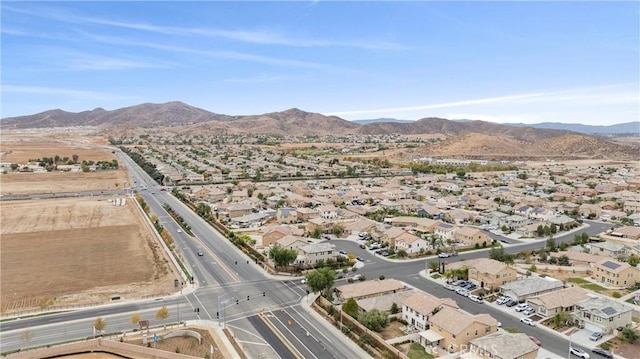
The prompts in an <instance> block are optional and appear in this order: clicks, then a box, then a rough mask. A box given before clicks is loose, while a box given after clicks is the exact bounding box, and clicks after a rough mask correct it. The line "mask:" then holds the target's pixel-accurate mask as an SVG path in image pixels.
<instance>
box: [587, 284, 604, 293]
mask: <svg viewBox="0 0 640 359" xmlns="http://www.w3.org/2000/svg"><path fill="white" fill-rule="evenodd" d="M581 287H582V288H585V289H589V290H592V291H595V292H604V291H605V290H607V288H602V287H601V286H599V285H597V284H594V283H589V284H584V285H581Z"/></svg>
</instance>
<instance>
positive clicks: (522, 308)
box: [516, 303, 529, 312]
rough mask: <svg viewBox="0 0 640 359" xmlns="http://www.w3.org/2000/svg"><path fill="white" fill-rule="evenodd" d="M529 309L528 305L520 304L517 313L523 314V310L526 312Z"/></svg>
mask: <svg viewBox="0 0 640 359" xmlns="http://www.w3.org/2000/svg"><path fill="white" fill-rule="evenodd" d="M527 308H529V306H528V305H527V303H520V304H518V305H516V312H522V311H523V310H525V309H527Z"/></svg>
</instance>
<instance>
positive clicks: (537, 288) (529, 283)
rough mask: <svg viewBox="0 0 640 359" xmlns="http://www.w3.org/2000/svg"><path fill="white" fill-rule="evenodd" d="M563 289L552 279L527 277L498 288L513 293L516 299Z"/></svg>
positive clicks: (557, 281) (561, 285)
mask: <svg viewBox="0 0 640 359" xmlns="http://www.w3.org/2000/svg"><path fill="white" fill-rule="evenodd" d="M562 287H563V284H562V282H561V281H559V280H557V279H552V278H540V277H528V278H523V279H521V280H516V281H513V282H509V283H506V284H503V285H502V286H501V287H500V288H502V290H503V291H505V290H508V291H511V292H513V293H515V294H516V295H517V296H518V297H526V296H529V295H533V294H536V293H541V292H547V291H550V290H554V289H560V288H562Z"/></svg>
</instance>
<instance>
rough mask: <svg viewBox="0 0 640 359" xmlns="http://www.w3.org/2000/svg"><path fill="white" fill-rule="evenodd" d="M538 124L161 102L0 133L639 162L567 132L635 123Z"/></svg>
mask: <svg viewBox="0 0 640 359" xmlns="http://www.w3.org/2000/svg"><path fill="white" fill-rule="evenodd" d="M390 120H391V121H390ZM544 125H545V124H536V125H522V124H519V125H503V124H497V123H493V122H486V121H477V120H475V121H474V120H462V121H452V120H448V119H444V118H437V117H428V118H422V119H420V120H418V121H406V120H405V121H402V120H395V119H377V121H376V120H374V121H373V122H370V123H367V124H363V125H361V124H358V123H357V122H352V121H347V120H345V119H342V118H340V117H337V116H325V115H323V114H320V113H313V112H306V111H303V110H300V109H297V108H291V109H288V110H285V111H278V112H270V113H265V114H259V115H243V116H230V115H223V114H216V113H213V112H209V111H207V110H204V109H201V108H197V107H193V106H190V105H187V104H185V103H182V102H175V101H174V102H167V103H163V104H153V103H145V104H140V105H136V106H130V107H125V108H121V109H117V110H112V111H108V110H104V109H102V108H96V109H94V110H91V111H83V112H78V113H73V112H66V111H63V110H59V109H58V110H51V111H45V112H41V113H38V114H34V115H29V116H20V117H12V118H5V119H2V120H0V128H1V129H2V130H10V129H24V128H55V127H74V126H95V127H100V128H102V129H103V130H104V131H106V132H107V133H113V132H114V131H117V130H118V129H119V128H122V127H123V126H126V127H127V128H135V127H138V128H153V129H156V128H158V129H160V128H161V129H165V130H167V131H171V132H175V133H182V134H184V135H187V136H190V135H194V134H202V135H211V136H215V135H218V134H226V135H236V134H238V135H241V134H258V135H276V136H281V137H289V136H318V137H325V136H328V137H334V138H336V139H337V138H338V137H343V139H342V140H344V138H345V137H344V136H347V137H351V136H354V135H359V136H370V135H371V136H376V135H403V136H418V137H420V136H422V135H428V136H427V137H428V138H438V140H437V141H435V142H430V141H427V142H424V144H423V145H420V146H417V147H412V148H404V149H403V150H402V151H403V152H404V154H405V155H407V156H411V157H414V158H415V157H424V156H447V157H458V156H459V157H464V158H485V159H516V158H518V159H532V158H536V159H540V158H543V159H545V158H565V159H566V158H574V159H577V158H580V159H634V160H637V159H638V158H640V146H639V145H638V144H636V143H624V144H623V143H615V142H614V141H612V140H610V139H609V138H605V137H603V136H598V137H596V136H593V135H587V134H579V133H577V132H574V131H570V130H569V129H578V130H582V131H592V132H593V131H594V130H600V131H604V132H600V133H609V132H614V131H624V133H628V132H632V131H635V132H634V133H636V135H637V133H638V127H639V124H638V123H637V122H635V123H633V122H632V123H629V124H621V125H620V126H618V127H616V126H617V125H615V126H586V125H567V124H552V125H556V126H559V125H565V127H564V129H550V128H545V127H543V126H544ZM580 126H582V127H580ZM594 127H596V128H595V129H594ZM433 135H435V136H433ZM351 139H352V140H354V139H353V138H351ZM338 140H339V139H338ZM329 141H331V140H329ZM339 141H340V140H339ZM354 143H356V142H354Z"/></svg>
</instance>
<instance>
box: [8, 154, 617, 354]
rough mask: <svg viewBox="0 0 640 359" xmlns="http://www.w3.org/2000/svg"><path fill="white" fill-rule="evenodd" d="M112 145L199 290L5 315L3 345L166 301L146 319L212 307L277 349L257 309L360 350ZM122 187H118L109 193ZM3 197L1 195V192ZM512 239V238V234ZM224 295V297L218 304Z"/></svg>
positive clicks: (64, 334)
mask: <svg viewBox="0 0 640 359" xmlns="http://www.w3.org/2000/svg"><path fill="white" fill-rule="evenodd" d="M116 153H117V154H118V156H119V157H120V163H122V164H124V165H125V166H127V168H128V170H129V174H130V176H131V182H132V183H134V184H136V185H144V186H148V189H146V190H140V191H139V193H140V195H142V197H143V198H144V200H145V202H146V203H147V204H148V205H149V206H150V207H151V210H152V212H153V213H155V214H157V215H158V216H159V219H160V221H161V223H162V225H163V226H164V227H165V228H167V229H168V230H169V231H170V233H171V235H172V236H173V237H174V239H175V242H176V245H177V246H178V248H179V249H180V252H181V254H182V256H183V258H184V262H185V265H186V266H187V268H188V269H189V271H190V273H191V274H192V275H193V276H194V277H195V281H196V283H197V285H198V289H197V291H196V292H194V293H189V294H185V295H182V296H175V297H173V298H167V299H165V300H164V301H162V300H160V301H158V300H149V301H143V302H136V303H121V304H119V303H116V304H114V305H111V306H106V307H100V308H90V309H87V310H82V311H73V312H68V313H61V314H55V315H49V316H41V317H33V318H27V319H21V320H15V321H9V322H4V323H2V328H1V330H0V343H2V344H1V345H2V351H6V350H11V349H15V348H19V347H24V346H33V345H38V344H45V343H49V342H54V341H61V340H64V339H71V338H78V337H86V336H91V335H92V334H93V333H92V330H91V325H92V323H93V320H94V319H95V318H96V317H98V316H102V317H104V318H106V319H107V323H108V327H107V331H114V332H115V331H120V330H126V329H130V328H131V327H132V324H131V323H130V316H131V314H132V313H141V314H144V315H143V318H149V319H151V318H153V316H154V313H155V312H156V311H157V309H158V308H159V307H160V306H162V305H167V306H168V307H169V308H170V314H171V316H170V318H167V319H166V320H165V321H157V320H152V322H153V324H163V323H170V322H176V321H177V320H178V315H179V316H180V320H192V319H210V320H217V318H218V314H220V315H221V314H222V313H218V312H223V311H224V322H225V325H227V326H229V327H231V328H232V329H234V333H236V334H237V335H239V336H241V337H242V336H247V338H246V340H244V341H243V347H244V349H245V350H246V351H247V352H248V353H249V354H250V356H252V357H258V356H259V355H260V354H261V353H264V352H265V348H266V349H268V350H272V351H274V352H280V351H279V350H280V349H281V348H282V343H281V342H280V340H279V339H278V338H277V337H276V336H274V335H272V334H268V332H269V330H267V329H266V328H265V326H264V323H262V322H261V321H256V315H257V314H258V313H260V312H264V313H267V314H268V315H270V318H273V319H274V322H275V323H281V324H280V325H279V326H280V327H281V328H280V329H281V330H280V331H281V332H283V333H284V335H285V337H287V339H288V340H289V341H290V342H291V344H292V345H293V346H295V347H296V349H297V350H298V351H300V352H301V353H315V355H317V353H323V354H325V355H326V356H325V355H323V356H319V357H322V358H325V357H335V358H339V357H343V358H344V357H359V356H360V355H361V352H360V351H358V350H356V349H354V348H353V347H352V345H349V344H348V343H345V342H343V338H342V336H341V335H340V334H339V333H338V334H337V333H335V332H333V331H331V330H329V331H327V330H322V329H318V328H319V327H320V328H321V325H320V323H318V321H317V320H316V319H315V318H314V317H313V316H311V315H309V313H307V312H305V311H304V310H301V307H300V300H301V298H302V296H303V295H304V294H305V293H306V292H305V289H306V288H304V287H303V286H302V285H300V284H299V281H293V280H292V281H282V280H275V279H272V278H270V277H268V276H266V275H265V274H264V272H263V271H262V270H261V269H260V268H259V267H258V266H257V265H256V264H255V263H253V262H251V261H247V257H246V256H245V255H244V254H242V253H241V252H240V251H239V250H238V249H237V248H236V247H234V246H233V245H232V244H231V243H230V242H229V241H228V240H227V239H225V238H224V237H223V236H222V235H221V234H220V233H218V232H216V231H215V230H213V229H212V228H211V227H210V226H209V225H208V224H207V223H206V222H204V221H203V220H202V219H201V218H200V217H199V216H197V215H196V214H195V213H194V212H193V211H191V210H190V209H188V208H187V207H186V206H184V205H183V204H182V203H181V202H180V201H178V200H177V199H176V198H174V197H173V196H172V195H171V194H169V193H167V192H165V191H161V188H162V187H161V186H159V185H157V184H156V183H155V182H153V180H151V178H150V177H149V176H148V175H147V174H146V173H144V172H143V171H142V169H141V168H140V167H139V166H137V165H136V164H135V163H134V162H133V161H132V160H131V159H130V158H129V157H128V156H126V155H124V154H122V153H121V152H120V151H116ZM123 193H124V192H123V191H122V190H120V191H116V192H114V193H113V194H123ZM105 194H107V193H105ZM80 195H90V193H80ZM45 196H47V195H45ZM36 197H37V198H45V197H38V196H36ZM8 199H9V198H3V200H8ZM10 199H21V198H10ZM163 204H168V205H169V206H171V207H172V208H173V209H174V210H175V211H176V212H177V213H178V214H179V215H180V216H182V217H183V218H184V220H185V222H186V223H188V224H189V226H190V227H191V230H192V232H193V234H194V235H193V236H190V235H188V234H186V233H184V231H182V232H181V233H180V232H178V229H179V226H178V225H177V224H176V223H175V222H174V221H173V220H172V218H171V217H170V216H168V214H166V212H165V211H164V209H163V208H162V205H163ZM588 223H589V224H590V227H589V228H587V229H586V230H585V231H587V233H589V234H595V233H599V232H601V231H602V230H603V229H605V228H609V227H610V226H611V225H610V224H600V223H597V222H588ZM571 239H573V234H569V235H564V236H558V237H557V238H556V241H558V242H562V241H570V240H571ZM511 242H512V243H514V242H516V241H511ZM334 243H335V244H336V245H337V246H338V248H339V249H341V248H344V249H346V250H348V251H350V252H353V253H356V254H357V255H360V256H362V257H363V258H364V266H363V267H362V268H361V269H360V270H359V273H362V274H364V275H365V276H366V277H367V278H369V279H374V278H378V277H379V276H380V275H384V276H385V277H387V278H396V279H399V280H402V281H405V282H407V283H408V284H410V285H412V286H415V287H416V288H419V289H422V290H425V291H426V292H429V293H432V294H433V295H435V296H438V297H451V298H454V299H455V300H456V301H457V302H458V303H459V305H460V306H461V307H462V308H463V309H465V310H467V311H469V312H471V313H481V312H484V313H489V314H491V315H493V316H494V317H496V318H497V319H498V320H499V321H501V322H502V323H503V325H504V326H510V327H516V328H518V329H520V330H521V331H523V332H525V333H528V334H531V335H534V336H536V337H537V338H538V339H540V340H541V341H542V342H543V343H544V346H545V348H546V349H548V350H550V351H552V352H554V353H556V354H560V355H564V354H565V353H567V349H568V341H567V340H563V339H562V338H559V337H557V336H554V335H552V334H549V333H547V332H546V331H543V330H541V329H539V328H531V327H528V326H526V325H523V324H521V323H520V322H519V321H517V319H514V317H512V316H509V315H506V314H505V313H504V312H502V311H499V310H497V309H495V308H492V307H490V306H488V305H483V304H477V303H474V302H471V301H469V300H467V299H466V298H462V297H460V296H457V295H456V294H455V293H452V292H450V291H448V290H446V289H444V288H443V287H441V286H440V285H438V284H436V283H434V282H432V281H429V280H426V279H424V278H422V277H420V276H419V275H418V273H419V272H420V271H421V270H423V269H424V268H425V266H426V263H427V260H424V259H422V260H418V261H410V262H409V261H407V262H400V263H395V264H394V265H389V262H388V261H387V260H385V259H383V258H381V257H379V256H375V255H373V254H372V253H371V252H369V251H367V250H363V249H360V248H359V247H358V244H359V243H357V242H355V241H334ZM542 246H544V241H542V242H535V243H523V244H511V245H509V246H508V247H507V248H506V250H507V251H508V252H511V253H515V252H518V251H522V250H525V249H536V248H540V247H542ZM200 250H201V251H203V252H204V253H205V255H204V256H202V257H201V256H198V255H197V254H196V253H197V252H198V251H200ZM486 255H487V254H486V251H474V252H467V253H463V254H460V255H459V256H458V257H455V259H456V260H461V259H463V258H464V259H470V258H480V257H486ZM429 260H437V258H430V259H429ZM448 260H449V259H448ZM263 293H264V296H263ZM247 296H248V298H247ZM236 300H237V304H236ZM222 302H224V303H225V304H221V303H222ZM195 308H201V311H200V313H199V315H198V314H196V313H194V311H193V309H195ZM289 320H291V323H292V324H291V325H289V324H288V323H289ZM282 323H286V324H282ZM276 325H278V324H276ZM290 327H294V328H295V330H291V328H290ZM25 328H31V329H30V330H31V331H32V332H33V333H32V334H33V336H32V339H30V340H29V342H28V344H26V343H25V340H23V339H21V336H22V333H24V330H25ZM287 329H288V330H287ZM307 333H308V334H309V335H307ZM256 338H260V340H257V341H256ZM276 349H277V350H276ZM285 357H286V356H285ZM305 357H314V356H313V355H311V354H309V356H306V355H305Z"/></svg>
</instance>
